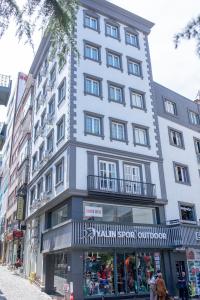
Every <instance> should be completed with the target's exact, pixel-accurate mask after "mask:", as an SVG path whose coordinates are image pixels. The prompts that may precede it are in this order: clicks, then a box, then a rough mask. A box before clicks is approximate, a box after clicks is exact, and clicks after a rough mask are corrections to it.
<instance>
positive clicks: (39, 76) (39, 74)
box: [37, 70, 42, 86]
mask: <svg viewBox="0 0 200 300" xmlns="http://www.w3.org/2000/svg"><path fill="white" fill-rule="evenodd" d="M37 79H38V80H37V81H38V86H39V85H40V83H41V81H42V75H41V70H40V71H39V72H38V76H37Z"/></svg>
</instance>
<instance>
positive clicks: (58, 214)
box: [51, 204, 68, 227]
mask: <svg viewBox="0 0 200 300" xmlns="http://www.w3.org/2000/svg"><path fill="white" fill-rule="evenodd" d="M67 220H68V205H67V204H65V205H64V206H62V207H60V208H57V209H56V210H54V211H52V212H51V226H52V227H53V226H56V225H58V224H60V223H63V222H65V221H67Z"/></svg>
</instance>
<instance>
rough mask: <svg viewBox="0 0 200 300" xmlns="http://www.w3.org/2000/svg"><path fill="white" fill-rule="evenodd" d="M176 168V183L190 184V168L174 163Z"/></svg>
mask: <svg viewBox="0 0 200 300" xmlns="http://www.w3.org/2000/svg"><path fill="white" fill-rule="evenodd" d="M174 168H175V180H176V182H178V183H183V184H190V178H189V172H188V167H187V166H183V165H179V164H176V163H174Z"/></svg>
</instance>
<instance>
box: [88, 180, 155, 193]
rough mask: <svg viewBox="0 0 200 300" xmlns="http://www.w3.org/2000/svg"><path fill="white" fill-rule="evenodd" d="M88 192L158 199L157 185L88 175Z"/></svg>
mask: <svg viewBox="0 0 200 300" xmlns="http://www.w3.org/2000/svg"><path fill="white" fill-rule="evenodd" d="M88 191H89V192H104V193H115V194H122V195H127V196H141V197H150V198H155V197H156V187H155V184H152V183H146V182H140V181H131V180H124V179H118V178H110V177H102V176H94V175H88Z"/></svg>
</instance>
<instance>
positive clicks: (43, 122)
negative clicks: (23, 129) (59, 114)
mask: <svg viewBox="0 0 200 300" xmlns="http://www.w3.org/2000/svg"><path fill="white" fill-rule="evenodd" d="M45 116H46V109H45V110H44V111H43V113H42V115H41V126H42V128H44V126H45Z"/></svg>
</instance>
